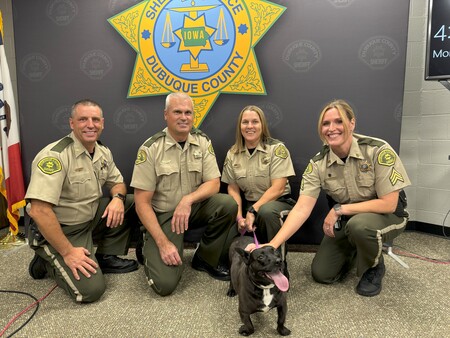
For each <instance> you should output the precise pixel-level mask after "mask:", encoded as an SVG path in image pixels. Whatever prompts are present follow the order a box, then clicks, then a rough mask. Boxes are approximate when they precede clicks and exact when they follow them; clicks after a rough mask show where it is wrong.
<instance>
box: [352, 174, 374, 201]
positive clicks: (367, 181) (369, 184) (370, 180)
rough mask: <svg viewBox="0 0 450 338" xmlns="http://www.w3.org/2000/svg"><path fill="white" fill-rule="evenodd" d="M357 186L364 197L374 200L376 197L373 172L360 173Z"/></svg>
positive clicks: (357, 177)
mask: <svg viewBox="0 0 450 338" xmlns="http://www.w3.org/2000/svg"><path fill="white" fill-rule="evenodd" d="M355 181H356V185H357V186H358V191H359V193H360V194H361V196H362V197H366V198H373V197H374V195H375V174H374V172H372V171H369V172H366V173H359V174H358V175H357V176H356V178H355Z"/></svg>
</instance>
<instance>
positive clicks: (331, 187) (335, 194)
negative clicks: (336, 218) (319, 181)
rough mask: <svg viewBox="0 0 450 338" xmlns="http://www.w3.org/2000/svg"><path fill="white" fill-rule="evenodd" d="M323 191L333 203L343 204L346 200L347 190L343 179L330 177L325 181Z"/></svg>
mask: <svg viewBox="0 0 450 338" xmlns="http://www.w3.org/2000/svg"><path fill="white" fill-rule="evenodd" d="M323 190H324V191H325V193H326V194H327V195H329V196H330V197H331V198H332V199H333V200H334V201H336V202H339V203H344V202H345V201H346V198H347V188H346V187H345V183H344V180H343V179H340V178H337V177H330V178H327V179H325V181H324V186H323Z"/></svg>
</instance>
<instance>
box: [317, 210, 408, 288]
mask: <svg viewBox="0 0 450 338" xmlns="http://www.w3.org/2000/svg"><path fill="white" fill-rule="evenodd" d="M407 221H408V219H407V218H406V217H398V216H396V215H394V214H387V215H386V214H375V213H361V214H358V215H355V216H353V217H351V218H350V220H349V221H348V222H346V223H344V224H343V228H342V229H341V230H339V231H336V230H335V237H334V238H332V237H327V236H325V237H324V238H323V240H322V242H321V244H320V247H319V250H318V251H317V254H316V255H315V257H314V259H313V262H312V265H311V272H312V276H313V278H314V280H315V281H317V282H319V283H333V282H335V281H337V280H338V279H339V278H340V277H341V274H342V272H345V271H342V269H343V268H345V267H346V264H348V263H349V261H350V260H352V259H353V257H354V256H355V254H356V268H357V275H358V276H359V277H361V276H362V274H363V273H364V272H365V271H366V270H367V269H369V268H371V267H373V266H376V265H377V264H378V260H379V257H380V255H381V254H382V249H383V243H385V242H389V241H392V240H393V239H394V238H395V237H397V236H398V235H399V234H400V233H401V232H402V231H403V230H404V229H405V227H406V223H407Z"/></svg>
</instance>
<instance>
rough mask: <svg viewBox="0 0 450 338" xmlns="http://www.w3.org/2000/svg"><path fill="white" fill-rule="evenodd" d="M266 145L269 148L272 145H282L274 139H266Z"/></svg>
mask: <svg viewBox="0 0 450 338" xmlns="http://www.w3.org/2000/svg"><path fill="white" fill-rule="evenodd" d="M266 143H267V144H268V145H269V146H272V145H274V144H278V143H283V142H281V141H280V140H277V139H276V138H272V137H269V138H268V139H267V141H266Z"/></svg>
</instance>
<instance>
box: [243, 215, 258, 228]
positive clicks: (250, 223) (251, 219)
mask: <svg viewBox="0 0 450 338" xmlns="http://www.w3.org/2000/svg"><path fill="white" fill-rule="evenodd" d="M255 219H256V217H255V215H254V214H252V213H251V212H247V216H246V217H245V228H246V230H247V231H249V232H251V231H255V229H256V227H255V226H254V223H255Z"/></svg>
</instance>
